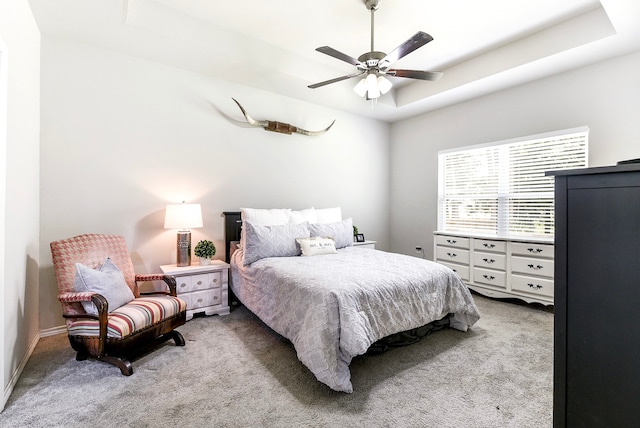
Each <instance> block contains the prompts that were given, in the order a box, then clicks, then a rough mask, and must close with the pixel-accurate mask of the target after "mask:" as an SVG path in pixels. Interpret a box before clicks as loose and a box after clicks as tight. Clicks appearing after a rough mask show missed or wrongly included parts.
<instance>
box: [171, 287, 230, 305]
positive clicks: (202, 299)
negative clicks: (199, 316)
mask: <svg viewBox="0 0 640 428" xmlns="http://www.w3.org/2000/svg"><path fill="white" fill-rule="evenodd" d="M180 298H181V299H185V298H188V299H189V302H188V304H189V306H188V307H189V309H191V310H194V309H198V308H204V307H205V306H214V305H219V304H220V303H222V290H221V289H220V288H214V289H209V290H202V291H194V292H193V293H189V294H186V295H180Z"/></svg>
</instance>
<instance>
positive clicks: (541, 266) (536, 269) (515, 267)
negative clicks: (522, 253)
mask: <svg viewBox="0 0 640 428" xmlns="http://www.w3.org/2000/svg"><path fill="white" fill-rule="evenodd" d="M511 272H518V273H525V274H528V275H540V276H546V277H549V278H553V260H546V259H538V258H535V257H516V256H513V257H511Z"/></svg>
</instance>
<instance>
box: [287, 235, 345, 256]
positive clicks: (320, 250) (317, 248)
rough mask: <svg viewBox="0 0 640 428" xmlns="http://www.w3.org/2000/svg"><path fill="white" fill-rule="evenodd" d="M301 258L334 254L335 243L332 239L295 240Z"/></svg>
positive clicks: (335, 251)
mask: <svg viewBox="0 0 640 428" xmlns="http://www.w3.org/2000/svg"><path fill="white" fill-rule="evenodd" d="M296 242H298V245H300V250H301V251H302V255H303V256H320V255H324V254H336V253H337V252H338V251H337V250H336V243H335V241H334V240H333V239H332V238H322V237H318V236H316V237H312V238H298V239H296Z"/></svg>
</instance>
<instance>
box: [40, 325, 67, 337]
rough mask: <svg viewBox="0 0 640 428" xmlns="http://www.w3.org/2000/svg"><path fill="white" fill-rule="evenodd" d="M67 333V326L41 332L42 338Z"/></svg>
mask: <svg viewBox="0 0 640 428" xmlns="http://www.w3.org/2000/svg"><path fill="white" fill-rule="evenodd" d="M66 332H67V326H65V325H59V326H58V327H51V328H47V329H44V330H40V337H49V336H56V335H58V334H63V333H66Z"/></svg>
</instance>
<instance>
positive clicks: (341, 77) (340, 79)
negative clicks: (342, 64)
mask: <svg viewBox="0 0 640 428" xmlns="http://www.w3.org/2000/svg"><path fill="white" fill-rule="evenodd" d="M364 73H365V71H359V72H357V73H353V74H348V75H346V76H340V77H336V78H335V79H331V80H325V81H324V82H320V83H314V84H313V85H309V86H307V87H308V88H311V89H315V88H319V87H320V86H324V85H330V84H331V83H336V82H340V81H342V80H347V79H351V78H352V77H357V76H361V75H363V74H364Z"/></svg>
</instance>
